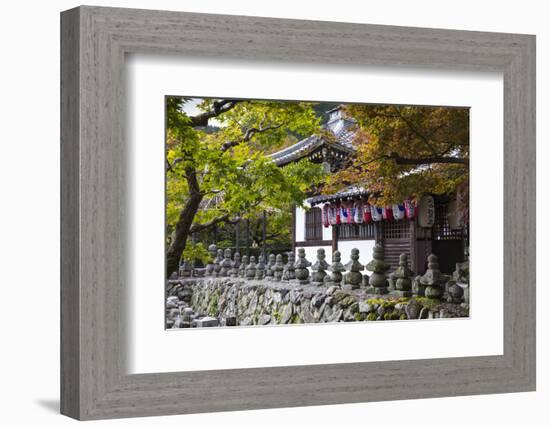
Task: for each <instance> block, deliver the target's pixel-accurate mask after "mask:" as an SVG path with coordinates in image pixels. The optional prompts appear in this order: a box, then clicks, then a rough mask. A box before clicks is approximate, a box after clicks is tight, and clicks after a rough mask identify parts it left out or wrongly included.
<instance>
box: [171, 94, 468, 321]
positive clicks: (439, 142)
mask: <svg viewBox="0 0 550 427" xmlns="http://www.w3.org/2000/svg"><path fill="white" fill-rule="evenodd" d="M165 117H166V130H165V136H166V138H165V163H166V164H165V170H166V175H165V203H166V206H165V216H166V233H165V239H166V241H165V248H166V254H165V265H166V280H165V310H166V316H165V320H166V324H165V327H166V329H186V328H205V327H210V328H212V327H214V328H218V327H223V328H225V327H243V326H248V327H260V326H275V325H298V324H313V323H315V324H322V323H335V322H370V321H408V320H421V319H449V318H467V317H469V303H470V301H469V299H470V284H469V262H468V248H469V240H468V236H469V233H468V230H469V185H470V181H469V139H470V136H469V135H470V124H469V120H470V110H469V108H467V107H456V106H417V105H393V104H386V105H384V104H352V103H339V102H317V101H315V102H313V101H286V100H283V101H281V100H262V99H225V98H199V97H185V96H166V97H165Z"/></svg>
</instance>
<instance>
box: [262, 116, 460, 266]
mask: <svg viewBox="0 0 550 427" xmlns="http://www.w3.org/2000/svg"><path fill="white" fill-rule="evenodd" d="M327 114H328V121H327V123H325V124H324V125H323V132H320V133H319V134H317V135H312V136H310V137H308V138H305V139H303V140H301V141H299V142H297V143H296V144H294V145H292V146H289V147H286V148H284V149H283V150H280V151H278V152H276V153H273V154H271V156H270V157H271V158H272V160H273V161H274V162H275V163H276V164H277V165H278V166H281V167H284V166H285V165H288V164H289V163H291V162H296V161H299V160H301V159H304V158H307V159H309V160H310V161H312V162H315V163H321V164H323V167H324V169H325V171H326V172H329V173H330V172H335V171H337V170H339V169H340V168H342V167H344V166H345V165H346V163H347V162H349V160H350V159H351V158H352V156H354V155H355V153H356V149H355V147H354V144H353V140H354V136H355V132H356V126H357V125H356V123H355V121H354V120H352V119H350V118H347V117H345V115H344V112H343V110H342V108H341V107H336V108H334V109H332V110H329V111H328V112H327ZM368 196H369V191H368V189H366V188H362V187H349V188H345V189H343V190H341V191H339V192H337V193H335V194H331V195H321V194H319V195H313V196H311V197H310V198H308V199H307V200H306V206H308V208H307V209H303V208H300V207H296V208H295V209H294V215H293V230H292V240H293V241H292V246H293V248H294V249H295V248H297V247H303V248H305V250H306V256H307V258H308V259H310V260H313V259H315V254H316V252H317V249H319V248H324V249H325V251H326V252H327V253H329V254H330V253H332V252H334V251H335V250H339V251H340V252H342V253H346V254H347V253H350V252H351V249H352V248H358V249H359V251H360V262H361V263H363V264H366V263H367V262H369V261H370V260H371V259H372V249H373V247H374V244H375V242H381V243H382V245H383V248H384V253H385V259H386V261H387V262H389V263H390V265H391V266H392V270H394V269H395V268H396V267H397V265H398V261H399V255H400V254H401V253H406V254H408V256H409V260H410V264H411V269H412V270H413V271H415V272H416V273H421V272H424V271H425V270H426V263H427V257H428V255H429V254H430V253H434V254H436V255H437V256H438V257H439V264H440V268H441V270H442V271H443V272H445V273H451V272H452V271H454V270H455V264H456V263H458V262H463V261H464V256H465V251H466V250H467V246H468V243H467V239H468V225H467V224H461V221H460V218H459V214H458V210H457V203H456V200H455V197H453V196H448V195H436V194H426V195H424V196H422V197H421V198H420V200H418V201H414V202H413V201H411V200H404V201H403V203H401V204H397V205H393V206H384V207H381V206H372V205H370V204H369V203H368V202H367V200H368ZM329 260H330V257H329Z"/></svg>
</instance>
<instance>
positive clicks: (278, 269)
mask: <svg viewBox="0 0 550 427" xmlns="http://www.w3.org/2000/svg"><path fill="white" fill-rule="evenodd" d="M284 268H285V266H284V264H283V256H282V255H281V254H278V255H277V257H276V258H275V264H274V265H273V267H271V269H272V270H273V280H274V281H276V282H280V281H281V279H282V278H283V270H284Z"/></svg>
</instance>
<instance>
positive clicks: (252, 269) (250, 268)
mask: <svg viewBox="0 0 550 427" xmlns="http://www.w3.org/2000/svg"><path fill="white" fill-rule="evenodd" d="M254 277H256V257H255V256H254V255H252V256H251V257H250V262H249V263H248V265H247V266H246V278H247V279H248V280H254Z"/></svg>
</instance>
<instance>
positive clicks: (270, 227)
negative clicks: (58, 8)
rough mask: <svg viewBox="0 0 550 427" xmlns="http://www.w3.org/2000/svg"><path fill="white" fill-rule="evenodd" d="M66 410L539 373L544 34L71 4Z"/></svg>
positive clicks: (115, 410)
mask: <svg viewBox="0 0 550 427" xmlns="http://www.w3.org/2000/svg"><path fill="white" fill-rule="evenodd" d="M61 58H62V60H61V88H62V94H61V122H62V123H61V165H62V176H61V178H62V179H61V184H62V195H61V200H62V206H61V208H62V209H61V214H62V217H61V231H62V236H61V243H62V244H61V246H62V254H61V255H62V265H61V273H62V274H61V278H62V282H61V317H62V318H61V411H62V413H63V414H65V415H68V416H70V417H73V418H77V419H82V420H84V419H102V418H118V417H134V416H152V415H167V414H185V413H196V412H215V411H229V410H244V409H259V408H276V407H291V406H305V405H326V404H338V403H351V402H366V401H379V400H396V399H411V398H426V397H441V396H459V395H467V394H482V393H504V392H517V391H530V390H535V386H536V385H535V316H534V310H535V269H534V263H535V260H536V259H535V246H536V245H535V37H534V36H530V35H519V34H501V33H499V34H497V33H483V32H467V31H453V30H436V29H423V28H406V27H390V26H373V25H359V24H347V23H334V22H314V21H298V20H281V19H270V18H257V17H242V16H222V15H209V14H195V13H182V12H165V11H146V10H133V9H113V8H103V7H88V6H82V7H79V8H76V9H71V10H68V11H65V12H63V13H62V15H61Z"/></svg>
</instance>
